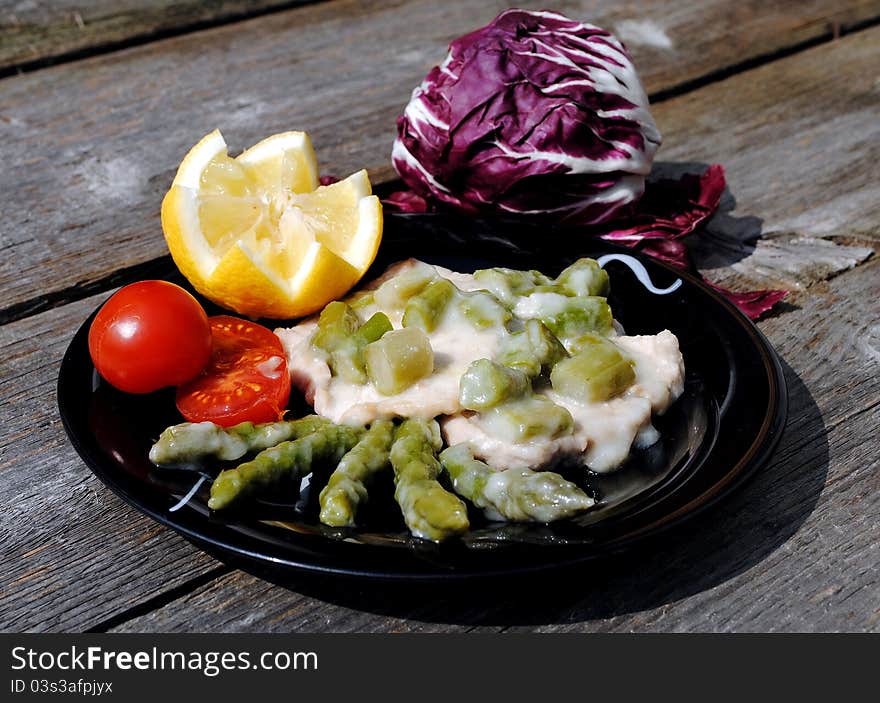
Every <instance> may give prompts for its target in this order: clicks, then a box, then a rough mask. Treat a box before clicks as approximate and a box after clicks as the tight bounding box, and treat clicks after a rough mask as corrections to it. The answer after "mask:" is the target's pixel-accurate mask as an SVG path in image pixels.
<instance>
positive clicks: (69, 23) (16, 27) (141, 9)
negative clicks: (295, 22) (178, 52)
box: [0, 0, 297, 69]
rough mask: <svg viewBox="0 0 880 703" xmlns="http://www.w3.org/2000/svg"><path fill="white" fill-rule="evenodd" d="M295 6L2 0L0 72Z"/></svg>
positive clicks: (189, 0)
mask: <svg viewBox="0 0 880 703" xmlns="http://www.w3.org/2000/svg"><path fill="white" fill-rule="evenodd" d="M294 4H297V3H294V2H290V0H286V1H285V0H208V1H207V2H205V1H204V0H201V1H194V0H149V2H144V1H143V0H90V1H89V2H83V1H82V0H60V1H59V0H52V2H45V1H43V2H26V3H23V2H16V1H15V0H2V1H0V69H3V68H8V67H11V66H19V65H21V64H32V63H33V62H35V61H45V60H49V59H53V58H56V57H59V56H64V55H69V54H72V53H75V52H82V51H86V50H90V49H95V48H96V47H104V46H108V45H118V44H120V43H122V42H126V41H132V40H143V39H145V38H148V37H150V36H154V35H156V34H160V33H162V32H167V31H171V30H177V29H179V28H182V27H192V26H194V25H199V24H202V23H206V22H218V21H224V20H225V21H234V20H235V19H239V18H242V17H246V16H248V15H252V14H254V13H256V12H258V11H261V10H263V11H265V10H269V9H273V8H282V7H290V6H291V5H294Z"/></svg>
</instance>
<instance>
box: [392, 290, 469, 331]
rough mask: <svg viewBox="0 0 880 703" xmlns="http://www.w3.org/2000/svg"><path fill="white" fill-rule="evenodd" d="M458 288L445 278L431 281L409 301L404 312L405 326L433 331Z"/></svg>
mask: <svg viewBox="0 0 880 703" xmlns="http://www.w3.org/2000/svg"><path fill="white" fill-rule="evenodd" d="M457 290H458V289H457V288H456V287H455V286H454V285H453V284H452V282H451V281H448V280H447V279H445V278H441V279H438V280H436V281H434V282H432V283H429V284H428V285H427V286H426V287H425V289H424V290H423V291H422V292H421V293H419V294H418V295H414V296H413V297H412V298H410V299H409V300H408V301H407V303H406V308H405V309H404V312H403V321H402V322H403V326H404V327H421V328H422V329H423V330H425V332H433V331H434V328H436V327H437V325H438V324H440V320H441V319H442V318H443V313H445V312H446V306H447V305H449V301H451V300H452V298H453V297H454V296H455V293H456V291H457Z"/></svg>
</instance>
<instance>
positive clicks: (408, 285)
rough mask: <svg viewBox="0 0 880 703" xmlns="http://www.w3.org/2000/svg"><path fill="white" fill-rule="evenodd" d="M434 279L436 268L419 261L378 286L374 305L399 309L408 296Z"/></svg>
mask: <svg viewBox="0 0 880 703" xmlns="http://www.w3.org/2000/svg"><path fill="white" fill-rule="evenodd" d="M435 280H437V270H436V269H435V268H434V267H433V266H429V265H428V264H425V263H422V262H419V263H418V264H417V265H415V266H413V267H412V268H408V269H406V270H405V271H401V272H400V273H398V274H397V275H396V276H394V277H392V278H389V279H388V280H387V281H385V283H383V284H382V285H381V286H379V288H377V289H376V293H375V296H374V297H375V302H376V305H378V306H379V307H380V308H384V309H393V310H400V309H402V308H403V307H404V306H405V305H406V303H407V301H408V300H409V299H410V298H412V297H413V296H414V295H418V294H419V293H421V292H422V291H423V290H424V289H425V287H427V285H428V284H429V283H431V281H435Z"/></svg>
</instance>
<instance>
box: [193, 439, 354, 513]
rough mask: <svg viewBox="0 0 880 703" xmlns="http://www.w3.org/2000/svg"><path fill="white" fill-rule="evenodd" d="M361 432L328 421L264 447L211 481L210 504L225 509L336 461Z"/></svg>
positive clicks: (214, 508)
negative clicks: (301, 433) (322, 464)
mask: <svg viewBox="0 0 880 703" xmlns="http://www.w3.org/2000/svg"><path fill="white" fill-rule="evenodd" d="M362 433H363V429H362V428H355V427H350V426H348V425H333V424H328V425H326V426H325V427H322V428H320V429H318V430H316V431H314V432H312V433H311V434H307V435H305V436H304V437H300V438H299V439H296V440H292V441H289V442H282V443H281V444H278V445H276V446H274V447H271V448H269V449H264V450H263V451H261V452H260V453H259V454H257V456H255V457H254V458H253V459H251V460H250V461H246V462H245V463H243V464H239V465H238V466H237V467H235V468H234V469H228V470H226V471H221V472H220V474H219V475H218V476H217V478H215V479H214V483H213V484H211V498H210V499H209V500H208V507H209V508H211V510H222V509H223V508H227V507H229V506H230V505H232V504H233V503H236V502H239V501H241V500H244V499H246V498H250V497H252V496H254V495H257V494H258V493H261V492H263V491H266V490H269V489H272V488H274V487H276V486H277V485H279V484H280V483H281V482H282V481H284V480H285V479H291V478H301V477H303V476H305V475H306V474H309V473H311V471H312V469H313V468H314V466H315V465H317V464H320V463H324V462H328V463H329V462H333V463H336V462H338V461H339V460H340V459H341V458H342V457H343V456H344V455H345V453H346V452H347V451H348V450H349V449H351V448H352V447H353V446H354V445H355V444H356V443H357V441H358V438H359V437H360V435H361V434H362Z"/></svg>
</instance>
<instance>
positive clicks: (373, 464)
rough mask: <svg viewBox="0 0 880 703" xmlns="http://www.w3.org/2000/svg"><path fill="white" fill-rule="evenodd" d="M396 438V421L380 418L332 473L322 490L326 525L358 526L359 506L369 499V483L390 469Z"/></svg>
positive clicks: (321, 499) (322, 511)
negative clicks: (392, 444)
mask: <svg viewBox="0 0 880 703" xmlns="http://www.w3.org/2000/svg"><path fill="white" fill-rule="evenodd" d="M393 439H394V423H393V422H391V420H377V421H376V422H374V423H373V425H372V426H371V427H370V429H369V430H367V432H366V433H365V434H364V435H363V436H362V437H361V439H360V441H359V442H358V443H357V444H356V445H354V447H353V448H352V449H351V451H349V452H348V453H347V454H346V455H345V456H344V457H342V460H341V461H340V462H339V466H337V467H336V470H335V471H334V472H333V473H332V474H331V475H330V479H329V481H328V482H327V485H326V486H324V490H322V491H321V495H320V497H319V499H318V500H319V502H320V505H321V514H320V520H321V522H323V523H324V524H325V525H331V526H333V527H344V526H346V525H354V519H355V516H356V515H357V510H358V507H359V506H360V504H361V503H364V502H366V500H367V482H368V481H369V480H370V479H371V478H372V477H373V476H374V475H375V474H377V473H378V472H380V471H382V470H384V469H386V468H388V466H389V464H390V457H389V451H390V449H391V442H392V441H393Z"/></svg>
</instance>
